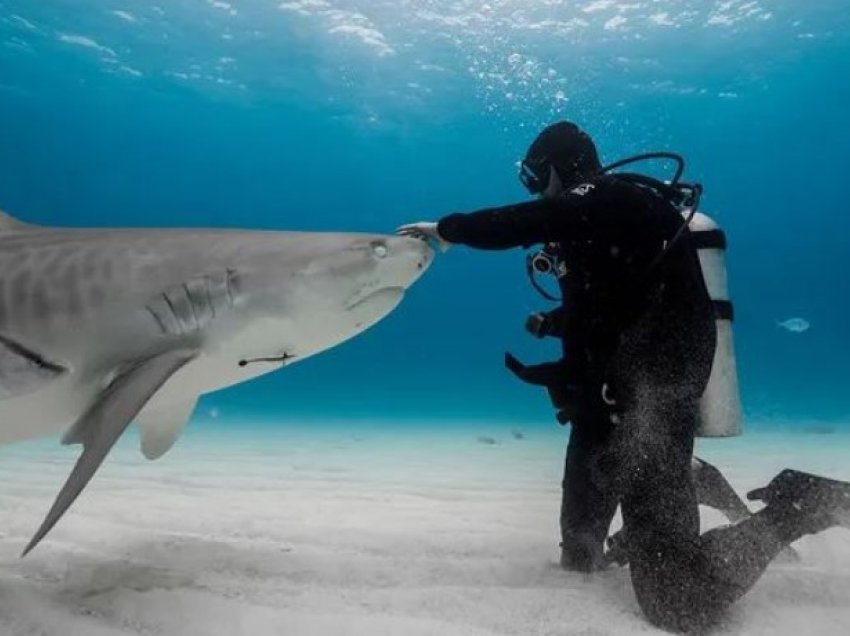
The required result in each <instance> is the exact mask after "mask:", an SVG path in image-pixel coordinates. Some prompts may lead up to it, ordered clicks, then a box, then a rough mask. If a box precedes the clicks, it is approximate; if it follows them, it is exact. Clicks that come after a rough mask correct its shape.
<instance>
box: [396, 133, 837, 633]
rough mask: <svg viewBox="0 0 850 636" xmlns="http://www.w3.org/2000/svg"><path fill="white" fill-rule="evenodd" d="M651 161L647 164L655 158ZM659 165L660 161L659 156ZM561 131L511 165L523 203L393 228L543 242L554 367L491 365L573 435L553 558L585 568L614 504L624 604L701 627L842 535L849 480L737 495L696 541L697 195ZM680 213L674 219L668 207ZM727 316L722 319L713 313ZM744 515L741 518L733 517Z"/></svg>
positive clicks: (710, 317)
mask: <svg viewBox="0 0 850 636" xmlns="http://www.w3.org/2000/svg"><path fill="white" fill-rule="evenodd" d="M655 156H659V155H655ZM668 156H669V155H668ZM629 162H630V161H629V160H626V161H623V162H617V163H615V164H612V165H610V166H607V167H603V166H602V165H601V163H600V161H599V157H598V154H597V151H596V147H595V145H594V143H593V141H592V140H591V139H590V137H589V136H588V135H587V134H585V133H584V132H582V131H581V130H580V129H579V128H578V127H577V126H576V125H575V124H572V123H570V122H559V123H556V124H552V125H550V126H548V127H547V128H545V129H544V130H543V131H542V132H541V133H540V134H539V135H538V136H537V138H536V139H535V140H534V142H533V143H532V144H531V146H530V147H529V149H528V152H527V154H526V157H525V159H524V161H522V162H521V168H520V179H521V180H522V182H523V184H524V185H525V186H526V188H527V189H528V190H529V192H531V193H532V194H535V195H538V196H539V198H538V199H537V200H534V201H529V202H525V203H518V204H513V205H507V206H504V207H499V208H492V209H485V210H480V211H477V212H472V213H465V214H464V213H454V214H450V215H448V216H445V217H443V218H442V219H440V220H439V221H438V222H418V223H412V224H408V225H403V226H401V227H400V228H399V229H398V230H397V232H398V233H399V234H402V235H408V236H415V237H419V238H422V239H424V240H428V241H432V242H434V243H436V244H437V245H438V246H440V247H442V248H443V249H447V248H448V247H449V246H451V245H453V244H461V245H466V246H469V247H473V248H477V249H484V250H504V249H510V248H516V247H525V248H528V247H530V246H532V245H539V244H542V245H544V248H546V249H547V250H549V251H550V252H551V253H550V255H551V256H552V257H553V258H552V262H553V265H554V267H555V268H556V269H555V271H556V272H557V275H558V283H559V286H560V289H561V294H562V298H563V299H564V302H563V305H562V306H561V307H560V308H559V310H558V314H557V315H556V316H555V317H554V318H556V320H553V321H552V324H553V325H554V327H553V328H554V329H557V331H558V337H559V338H560V340H561V342H562V354H563V355H562V357H561V359H560V360H558V361H556V362H551V363H545V364H543V365H534V366H526V365H524V364H522V363H521V362H519V361H518V360H517V359H516V358H514V357H513V356H511V355H510V354H506V357H505V363H506V365H507V366H508V368H509V369H510V370H511V371H512V372H514V373H515V374H516V375H518V376H519V377H520V378H522V379H524V380H526V381H528V382H531V383H534V384H540V385H542V386H545V387H546V388H547V389H548V390H549V391H550V396H551V397H552V400H553V403H555V405H556V408H558V411H559V419H561V420H563V421H567V420H569V421H571V422H572V425H573V428H572V431H571V435H570V442H569V446H568V450H567V461H566V474H565V480H564V517H565V518H564V519H563V524H564V525H563V526H562V534H563V538H564V545H563V550H564V560H565V561H566V565H567V566H572V567H575V568H578V569H585V570H589V569H593V568H594V567H597V566H598V562H599V559H600V556H601V554H602V548H601V545H602V542H603V541H604V539H605V536H606V535H607V532H608V528H609V526H610V522H611V518H612V516H613V514H614V511H615V509H616V506H617V504H618V502H619V503H620V505H621V507H622V512H623V522H624V528H625V538H624V540H623V541H622V542H621V543H624V544H625V545H624V546H622V549H623V550H624V551H625V556H626V558H627V560H628V562H629V567H630V574H631V579H632V585H633V589H634V591H635V594H636V596H637V599H638V602H639V604H640V606H641V608H642V610H643V612H644V613H645V615H646V616H647V618H648V619H649V620H650V621H651V622H652V623H653V624H655V625H657V626H659V627H662V628H665V629H670V630H676V631H690V630H694V629H704V628H706V627H709V626H711V625H713V624H715V623H716V621H717V620H718V619H719V618H720V616H721V615H722V613H723V612H724V611H725V610H726V608H727V607H728V606H729V605H731V604H732V603H733V602H734V601H735V600H737V599H738V598H740V597H741V596H742V595H743V594H745V593H746V592H747V590H749V589H750V587H752V586H753V585H754V584H755V582H756V581H757V580H758V579H759V578H760V577H761V575H762V573H763V572H764V570H765V569H766V567H767V566H768V564H769V563H770V562H771V561H772V560H773V559H774V558H775V557H776V556H777V555H779V554H780V552H782V551H783V550H784V549H785V548H786V547H788V546H790V544H791V543H793V542H794V541H796V540H797V539H799V538H800V537H802V536H803V535H806V534H813V533H817V532H820V531H822V530H825V529H827V528H830V527H833V526H836V525H845V526H847V527H850V484H848V483H845V482H838V481H834V480H829V479H826V478H823V477H819V476H815V475H810V474H807V473H803V472H799V471H794V470H784V471H782V472H781V473H780V474H779V475H777V476H776V477H775V478H774V479H773V480H772V481H771V482H770V483H769V484H768V485H767V486H766V487H764V488H760V489H757V490H755V491H752V492H751V493H749V495H748V497H749V498H750V499H751V500H760V501H762V502H764V504H766V505H765V506H764V508H763V509H761V510H760V511H758V512H756V513H755V514H752V515H751V516H747V517H746V518H743V519H742V520H740V521H738V522H737V523H734V524H733V525H729V526H724V527H720V528H714V529H712V530H709V531H708V532H706V533H704V534H702V535H701V534H700V524H699V509H698V499H697V492H696V490H697V484H696V483H695V480H694V479H693V477H692V472H693V471H692V458H693V449H694V439H695V437H696V436H697V434H698V432H699V429H700V426H701V421H700V420H701V417H702V415H701V414H702V407H701V404H700V400H701V398H702V397H703V395H704V394H706V393H707V389H708V387H709V381H710V379H711V378H712V374H713V372H712V369H713V367H718V366H722V365H718V364H717V361H716V360H715V354H716V353H717V351H718V347H717V343H718V337H719V334H720V329H719V327H718V322H717V321H718V319H719V318H722V317H723V316H721V315H720V314H722V313H723V312H724V311H728V308H726V309H725V310H724V309H722V307H723V305H722V303H720V304H718V303H715V302H713V301H712V297H711V295H710V293H709V289H708V287H707V284H706V280H705V277H704V275H703V270H702V267H701V262H700V258H699V255H698V250H697V242H696V241H695V239H694V236H693V235H692V232H691V230H690V228H689V225H690V222H691V221H692V220H693V219H694V216H695V214H696V207H697V203H698V198H699V193H700V191H701V188H699V186H690V187H689V186H687V185H686V184H682V183H680V177H681V173H682V171H683V169H684V165H683V162H681V161H680V163H679V168H678V170H677V172H676V175H675V176H674V178H673V179H672V180H671V181H670V182H669V183H665V182H661V181H658V180H654V179H651V178H649V177H646V176H644V175H638V174H632V173H628V174H624V173H612V172H611V171H612V170H613V169H614V168H617V167H620V166H621V165H624V164H626V163H629ZM683 209H684V210H688V209H689V210H690V212H689V214H687V215H686V216H685V218H683V215H682V213H681V212H682V210H683ZM727 318H728V316H727ZM742 516H743V515H742Z"/></svg>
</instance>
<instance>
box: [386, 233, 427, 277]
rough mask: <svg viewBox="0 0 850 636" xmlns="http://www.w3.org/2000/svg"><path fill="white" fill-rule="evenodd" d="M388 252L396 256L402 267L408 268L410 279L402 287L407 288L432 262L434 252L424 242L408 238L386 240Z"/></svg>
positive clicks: (398, 237)
mask: <svg viewBox="0 0 850 636" xmlns="http://www.w3.org/2000/svg"><path fill="white" fill-rule="evenodd" d="M386 242H387V247H388V251H389V252H390V253H391V254H393V253H394V254H395V255H396V259H397V260H398V261H399V262H400V263H402V267H403V268H404V267H405V266H406V267H409V268H410V272H409V275H410V279H409V280H408V281H407V284H402V285H401V286H402V287H405V288H407V287H409V286H410V285H412V284H413V283H414V282H416V280H417V279H418V278H419V277H420V276H421V275H422V274H423V273H424V272H425V270H427V269H428V267H429V266H430V265H431V262H432V261H433V260H434V250H432V249H431V247H430V246H429V245H428V243H426V242H425V241H423V240H421V239H418V238H411V237H408V236H396V237H391V238H389V239H386Z"/></svg>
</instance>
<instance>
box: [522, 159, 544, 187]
mask: <svg viewBox="0 0 850 636" xmlns="http://www.w3.org/2000/svg"><path fill="white" fill-rule="evenodd" d="M549 175H550V169H549V164H548V163H546V161H545V160H538V161H534V162H530V161H526V160H525V159H523V160H522V161H521V162H520V164H519V180H520V183H522V185H523V186H524V187H525V189H526V190H528V192H529V193H530V194H542V193H543V192H545V190H546V187H547V186H548V185H549Z"/></svg>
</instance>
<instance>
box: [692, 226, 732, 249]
mask: <svg viewBox="0 0 850 636" xmlns="http://www.w3.org/2000/svg"><path fill="white" fill-rule="evenodd" d="M691 242H692V243H693V245H694V247H695V248H697V249H698V250H725V249H726V234H725V233H724V232H723V230H720V229H716V230H691Z"/></svg>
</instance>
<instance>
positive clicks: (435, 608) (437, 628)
mask: <svg viewBox="0 0 850 636" xmlns="http://www.w3.org/2000/svg"><path fill="white" fill-rule="evenodd" d="M511 428H512V427H511V425H506V426H498V425H476V424H469V423H459V424H458V425H457V426H455V427H449V426H446V425H441V427H440V428H439V429H435V430H426V429H423V428H418V429H400V428H393V427H391V426H387V425H383V426H366V425H350V426H347V427H344V428H342V427H340V426H338V425H333V426H328V427H324V426H322V425H319V424H315V425H312V426H311V427H309V428H308V427H298V426H286V427H279V428H275V429H270V428H269V427H268V426H266V427H265V428H257V427H252V426H250V425H248V424H244V425H232V426H229V427H225V426H223V425H221V424H216V425H215V426H209V427H205V426H204V424H203V423H199V422H195V423H193V424H192V426H191V427H190V431H189V434H187V435H186V436H185V437H184V438H183V439H182V440H180V442H179V443H178V445H177V446H176V447H175V448H174V449H173V450H172V451H171V452H170V453H169V454H168V455H166V456H165V457H164V458H162V459H161V460H159V461H157V462H153V463H151V462H147V461H146V460H144V459H143V458H141V456H140V454H139V452H138V450H137V448H136V440H134V439H132V436H128V439H125V440H122V442H121V443H120V444H119V446H118V448H116V449H115V450H114V451H113V452H112V454H111V455H110V457H109V458H108V459H107V461H106V463H105V465H104V466H103V468H102V469H101V471H100V472H99V473H98V475H97V476H96V477H95V479H94V480H93V481H92V483H91V484H90V485H89V487H88V488H87V489H86V491H85V492H84V494H83V495H82V496H81V497H80V499H79V500H78V501H77V503H76V504H75V505H74V506H73V508H72V509H71V511H70V512H69V513H68V514H67V515H66V516H65V518H64V519H63V520H62V521H61V522H60V523H59V525H58V526H57V527H56V529H55V530H54V531H53V532H52V533H51V534H50V535H49V536H48V538H47V539H45V540H44V542H43V543H42V544H41V545H40V546H39V547H38V548H36V550H35V551H34V552H33V553H32V554H30V555H29V556H28V557H26V558H25V559H20V558H19V554H20V552H21V550H22V548H23V547H24V546H25V545H26V543H27V541H28V539H29V537H30V536H31V535H32V533H33V532H34V531H35V529H36V528H37V526H38V524H39V523H40V522H41V519H42V517H43V516H44V514H45V513H46V511H47V508H48V507H49V505H50V504H51V502H52V501H53V498H54V497H55V495H56V493H57V492H58V489H59V487H60V485H61V483H62V482H63V481H64V479H65V477H66V476H67V474H68V473H69V471H70V470H71V467H72V465H73V462H74V459H75V457H76V454H77V452H78V451H77V450H76V449H74V448H63V447H60V446H59V445H58V441H57V440H39V441H37V442H33V443H24V444H18V445H14V446H7V447H3V448H2V449H0V479H2V484H3V487H2V492H0V511H2V519H3V523H2V524H0V636H7V635H8V636H11V635H15V636H17V635H24V634H31V635H34V636H35V635H38V636H42V635H45V636H54V635H55V636H106V635H110V636H117V635H119V634H121V635H126V634H144V635H171V634H174V635H178V634H179V635H197V636H218V635H228V636H234V635H241V634H246V635H251V636H264V635H272V634H274V635H287V636H298V635H307V634H309V635H321V636H335V635H343V634H344V635H361V634H362V635H368V636H383V635H403V636H419V635H426V634H427V635H431V634H434V635H440V636H456V635H457V636H460V635H469V636H478V635H487V634H490V635H500V634H517V635H519V634H521V635H524V636H525V635H544V634H545V635H549V634H552V635H570V634H574V635H585V636H591V635H593V636H597V635H603V634H651V633H659V634H660V633H662V632H660V631H658V630H655V629H654V628H652V627H651V626H649V625H648V624H647V623H646V621H645V620H644V619H643V617H642V615H641V613H640V610H639V608H638V606H637V603H636V601H635V598H634V595H633V592H632V590H631V585H630V582H629V577H628V571H627V570H625V569H619V568H616V569H611V570H608V571H605V572H602V573H599V574H595V575H593V576H583V575H580V574H575V573H567V572H563V571H561V570H560V569H559V568H558V567H557V565H556V560H557V557H558V547H557V544H558V530H557V516H558V507H559V502H560V480H561V467H562V462H563V452H564V445H565V441H566V431H565V430H564V429H561V428H559V427H557V426H555V425H553V426H552V427H551V428H544V427H534V428H528V429H525V430H523V432H522V435H521V436H520V434H519V431H516V430H514V431H512V430H511ZM520 437H521V438H520ZM699 452H700V454H701V455H702V456H704V457H705V458H706V459H708V460H709V461H712V462H713V463H715V464H716V465H717V466H718V467H720V468H721V469H722V470H724V472H725V473H726V474H727V476H728V477H729V479H730V481H731V482H732V483H733V484H734V485H735V487H736V488H737V489H738V490H739V491H740V492H745V491H746V490H748V489H751V488H753V487H756V486H759V485H763V484H764V483H766V482H767V481H768V480H769V479H770V478H771V477H772V476H773V475H774V474H775V473H776V472H778V470H780V469H781V468H784V467H786V466H793V467H796V468H800V469H804V470H810V471H814V472H818V473H820V474H824V475H828V476H832V477H835V478H838V479H848V480H850V461H848V459H849V458H850V433H844V432H841V429H837V430H836V431H833V430H832V429H829V428H823V427H821V428H815V429H811V430H809V431H808V432H807V433H806V432H791V433H776V432H774V433H748V434H747V435H746V436H745V437H743V438H740V439H736V440H724V441H710V442H709V441H706V442H701V443H700V449H699ZM719 522H720V517H719V516H717V515H716V514H714V513H713V512H711V511H708V512H706V514H705V516H704V524H705V525H706V527H708V526H711V525H715V524H716V523H719ZM796 548H797V549H798V552H799V553H800V556H801V559H800V560H799V561H798V562H783V563H776V564H774V565H773V566H772V567H771V568H770V569H769V570H768V572H767V573H766V574H765V576H764V577H763V578H762V580H761V581H760V582H759V583H758V584H757V585H756V587H755V588H754V589H753V590H752V592H751V593H750V594H748V595H747V596H746V597H745V598H744V600H742V601H741V602H739V603H738V604H737V605H736V606H735V607H734V608H733V610H732V611H731V612H730V613H729V615H728V616H727V618H726V620H725V621H724V623H723V624H722V625H721V626H720V627H719V628H718V630H717V633H719V634H747V635H750V634H752V635H755V634H771V635H774V634H781V635H785V634H787V635H789V636H790V635H792V634H793V635H798V634H807V635H808V634H812V635H821V634H823V635H832V634H834V635H836V636H837V635H842V636H845V635H846V634H850V531H844V530H830V531H828V532H826V533H823V534H821V535H818V536H815V537H806V538H805V539H803V540H802V541H800V542H799V543H798V544H796Z"/></svg>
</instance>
